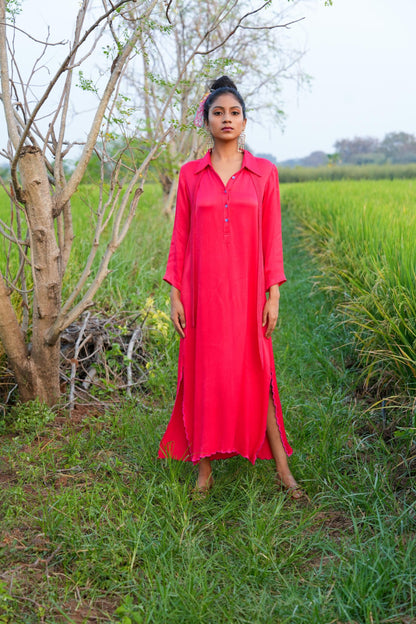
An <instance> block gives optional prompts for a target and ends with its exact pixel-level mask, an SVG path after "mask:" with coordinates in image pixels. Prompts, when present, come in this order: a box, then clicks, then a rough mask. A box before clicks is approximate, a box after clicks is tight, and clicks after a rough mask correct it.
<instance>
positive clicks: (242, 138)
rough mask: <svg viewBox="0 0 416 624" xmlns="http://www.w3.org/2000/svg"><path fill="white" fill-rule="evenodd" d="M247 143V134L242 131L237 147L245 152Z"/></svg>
mask: <svg viewBox="0 0 416 624" xmlns="http://www.w3.org/2000/svg"><path fill="white" fill-rule="evenodd" d="M245 144H246V134H245V132H242V133H241V134H240V136H239V137H238V143H237V149H238V151H239V152H244V147H245Z"/></svg>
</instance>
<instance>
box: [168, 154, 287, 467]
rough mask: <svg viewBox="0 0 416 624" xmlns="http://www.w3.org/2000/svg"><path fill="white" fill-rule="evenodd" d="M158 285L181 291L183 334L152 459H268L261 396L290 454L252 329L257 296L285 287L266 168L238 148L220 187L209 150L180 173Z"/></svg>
mask: <svg viewBox="0 0 416 624" xmlns="http://www.w3.org/2000/svg"><path fill="white" fill-rule="evenodd" d="M164 280H166V281H167V282H168V283H169V284H172V285H173V286H175V287H176V288H178V289H179V290H180V291H181V301H182V303H183V306H184V309H185V318H186V328H185V338H183V339H182V338H181V339H180V346H179V362H178V383H177V394H176V400H175V405H174V408H173V412H172V415H171V419H170V422H169V424H168V427H167V430H166V432H165V435H164V436H163V439H162V441H161V443H160V448H159V457H173V458H175V459H179V460H183V461H192V462H194V463H196V462H198V461H199V460H200V459H202V458H204V457H206V458H209V459H224V458H227V457H232V456H234V455H242V456H243V457H246V458H247V459H248V460H249V461H250V462H252V463H253V464H254V462H255V461H256V459H272V452H271V449H270V446H269V443H268V440H267V436H266V423H267V410H268V402H269V393H270V390H271V391H272V395H273V401H274V405H275V408H276V419H277V424H278V426H279V430H280V435H281V439H282V442H283V446H284V449H285V451H286V453H287V454H288V455H291V454H292V449H291V447H290V446H289V443H288V441H287V439H286V433H285V428H284V423H283V415H282V409H281V405H280V400H279V393H278V389H277V383H276V373H275V366H274V358H273V348H272V341H271V339H270V338H269V339H267V338H265V331H266V327H264V328H263V327H262V313H263V307H264V304H265V302H266V291H267V290H268V289H269V288H270V286H272V285H273V284H279V285H280V284H283V282H285V281H286V278H285V275H284V270H283V253H282V233H281V224H280V200H279V183H278V175H277V169H276V167H275V166H274V165H273V164H272V163H270V162H269V161H268V160H266V159H263V158H255V157H254V156H252V154H250V153H249V152H247V151H245V152H244V158H243V163H242V167H241V169H240V170H239V171H238V172H237V173H236V174H234V175H233V176H231V178H230V179H229V180H228V182H227V184H226V186H224V184H223V182H222V181H221V179H220V177H219V176H218V174H217V173H216V172H215V170H214V169H213V167H212V165H211V154H210V152H208V153H207V154H206V155H205V156H204V158H201V159H199V160H195V161H192V162H189V163H186V164H185V165H184V166H183V167H182V168H181V171H180V176H179V187H178V197H177V203H176V215H175V223H174V228H173V234H172V242H171V246H170V251H169V258H168V263H167V270H166V274H165V276H164Z"/></svg>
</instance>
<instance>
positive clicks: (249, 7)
mask: <svg viewBox="0 0 416 624" xmlns="http://www.w3.org/2000/svg"><path fill="white" fill-rule="evenodd" d="M299 4H301V3H300V2H291V3H290V4H288V2H287V0H284V1H283V0H275V1H274V2H264V3H263V4H262V5H259V6H257V7H253V2H249V1H247V0H238V2H237V0H234V1H232V2H229V1H224V0H212V2H210V3H208V4H206V5H204V10H203V11H201V3H200V2H199V1H198V0H178V2H176V3H175V6H174V7H173V8H172V10H171V12H170V15H171V19H172V21H173V23H174V25H175V28H174V30H173V33H172V36H170V33H166V32H160V31H157V30H156V31H151V32H149V33H147V36H146V37H144V36H143V37H142V38H141V48H142V50H144V51H145V53H144V54H143V55H142V57H141V58H142V68H141V72H140V74H139V76H138V74H137V68H135V72H134V74H133V73H132V72H131V69H130V70H128V72H127V76H128V77H129V80H130V84H131V85H132V86H133V92H135V93H140V94H141V96H142V97H141V101H142V105H143V114H144V118H145V119H146V139H147V141H148V142H149V143H151V142H152V141H153V140H154V136H155V134H157V131H158V127H157V123H158V121H157V120H158V119H159V115H160V107H161V104H162V102H164V101H165V98H166V93H168V91H169V89H170V88H171V86H172V78H171V77H172V75H175V74H176V73H177V72H178V71H179V68H180V67H181V65H182V64H183V59H184V58H186V57H187V56H188V55H189V53H190V51H192V50H193V49H194V48H195V44H196V42H197V40H198V39H199V38H200V37H201V34H202V33H207V36H206V37H205V40H204V44H203V46H202V47H201V48H200V49H199V50H198V54H197V55H195V56H194V58H193V60H192V63H189V64H188V65H187V66H186V68H185V72H184V74H183V79H182V82H181V85H180V89H178V90H177V92H176V93H175V96H174V97H173V98H172V100H171V106H170V109H169V113H170V116H171V117H172V118H175V119H176V123H177V124H178V126H179V127H180V129H181V132H178V133H176V135H175V137H174V139H173V140H172V141H171V142H170V143H169V146H168V147H167V149H166V150H165V153H164V155H163V158H161V159H159V161H158V163H157V174H158V179H159V181H160V182H161V184H162V187H163V191H164V198H165V211H166V212H167V213H170V212H171V210H172V207H173V203H174V198H175V194H176V185H177V177H178V172H179V168H180V166H181V165H182V164H183V163H184V162H185V160H188V159H192V158H195V157H196V156H198V155H199V153H200V152H201V150H202V149H203V147H204V145H206V143H207V136H206V134H205V133H204V131H199V132H197V131H196V129H195V127H194V126H193V123H192V120H193V117H194V115H195V112H196V107H197V105H198V103H199V101H200V100H201V98H202V96H203V95H204V90H205V91H206V90H207V88H208V85H209V83H210V82H212V80H213V79H215V78H217V77H218V76H219V75H221V73H224V72H226V73H228V74H229V75H231V76H234V77H235V78H236V81H237V82H238V85H239V87H240V89H241V92H242V93H243V94H244V96H245V99H246V102H247V105H248V108H249V112H250V114H251V115H252V116H256V112H257V111H258V110H259V109H262V111H263V116H264V111H265V109H268V111H269V114H270V117H271V118H272V119H273V121H274V122H275V123H281V122H282V119H283V118H284V114H283V110H282V94H281V91H282V84H283V83H284V81H286V80H291V81H293V80H295V81H296V82H297V83H298V84H300V83H301V82H302V81H304V80H307V76H306V75H305V74H304V73H303V72H302V70H301V68H300V60H301V58H302V57H303V54H304V53H303V51H302V50H297V49H294V48H293V44H292V43H291V40H290V36H289V35H290V33H289V32H288V31H289V30H290V27H291V26H293V25H294V24H295V23H297V22H298V21H301V19H302V17H299V9H298V5H299ZM213 20H216V21H215V28H211V25H212V23H213Z"/></svg>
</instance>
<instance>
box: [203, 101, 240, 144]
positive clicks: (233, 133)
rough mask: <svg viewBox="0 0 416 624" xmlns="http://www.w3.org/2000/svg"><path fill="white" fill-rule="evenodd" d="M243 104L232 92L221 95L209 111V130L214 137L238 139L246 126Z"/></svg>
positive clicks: (230, 139)
mask: <svg viewBox="0 0 416 624" xmlns="http://www.w3.org/2000/svg"><path fill="white" fill-rule="evenodd" d="M246 123H247V119H244V117H243V109H242V108H241V104H240V103H239V101H238V100H237V98H236V97H234V95H232V94H231V93H223V94H222V95H219V96H218V97H217V98H216V100H214V103H213V104H212V106H211V108H210V109H209V113H208V123H207V124H206V127H207V130H209V132H210V133H211V134H212V137H213V139H214V140H215V139H220V140H222V141H232V140H236V139H237V138H238V137H239V136H240V134H241V133H242V132H243V131H244V129H245V127H246Z"/></svg>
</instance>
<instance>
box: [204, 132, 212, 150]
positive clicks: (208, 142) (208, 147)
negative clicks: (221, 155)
mask: <svg viewBox="0 0 416 624" xmlns="http://www.w3.org/2000/svg"><path fill="white" fill-rule="evenodd" d="M213 147H214V139H213V138H212V134H208V139H207V147H206V150H207V152H212V148H213Z"/></svg>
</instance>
